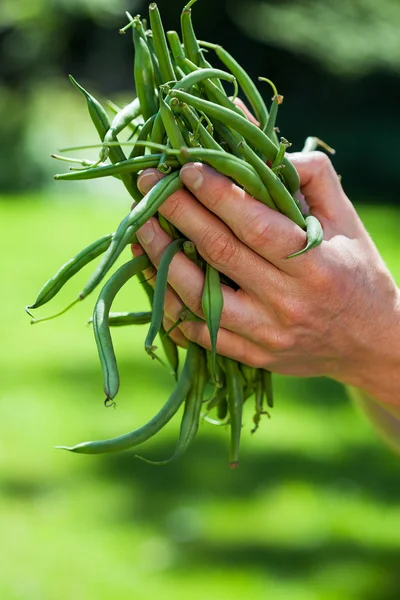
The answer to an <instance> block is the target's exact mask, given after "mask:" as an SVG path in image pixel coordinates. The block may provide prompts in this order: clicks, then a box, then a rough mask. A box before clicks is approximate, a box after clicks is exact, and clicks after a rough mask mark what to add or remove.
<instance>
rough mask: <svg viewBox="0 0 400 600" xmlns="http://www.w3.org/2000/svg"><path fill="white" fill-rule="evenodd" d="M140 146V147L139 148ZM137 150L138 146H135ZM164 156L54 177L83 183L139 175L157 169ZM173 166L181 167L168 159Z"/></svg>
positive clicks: (175, 161) (59, 174)
mask: <svg viewBox="0 0 400 600" xmlns="http://www.w3.org/2000/svg"><path fill="white" fill-rule="evenodd" d="M139 147H140V146H138V148H139ZM135 148H136V146H135ZM161 156H162V154H146V155H145V156H135V157H133V158H129V159H127V160H124V161H121V162H119V163H114V164H113V165H105V166H102V167H91V168H89V169H81V170H79V171H70V172H68V173H58V174H57V175H54V179H57V180H60V181H83V180H86V179H98V178H99V177H109V176H115V175H123V174H125V173H139V172H140V171H143V170H144V169H150V168H154V167H157V165H158V163H159V162H160V158H161ZM168 162H169V164H171V166H173V167H176V166H178V165H179V163H178V161H177V160H176V159H175V160H174V159H172V160H171V157H169V159H168Z"/></svg>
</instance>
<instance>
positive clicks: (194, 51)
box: [181, 0, 200, 65]
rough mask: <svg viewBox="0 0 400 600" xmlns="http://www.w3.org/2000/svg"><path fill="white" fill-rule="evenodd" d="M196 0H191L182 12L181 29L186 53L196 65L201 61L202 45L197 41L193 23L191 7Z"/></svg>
mask: <svg viewBox="0 0 400 600" xmlns="http://www.w3.org/2000/svg"><path fill="white" fill-rule="evenodd" d="M195 2H196V0H190V2H188V4H186V6H184V7H183V10H182V13H181V30H182V39H183V46H184V48H185V54H186V55H187V57H188V58H189V59H190V60H191V61H192V62H194V63H195V64H196V65H198V63H199V55H200V46H199V44H198V42H197V39H196V36H195V33H194V30H193V23H192V11H191V7H192V6H193V4H194V3H195Z"/></svg>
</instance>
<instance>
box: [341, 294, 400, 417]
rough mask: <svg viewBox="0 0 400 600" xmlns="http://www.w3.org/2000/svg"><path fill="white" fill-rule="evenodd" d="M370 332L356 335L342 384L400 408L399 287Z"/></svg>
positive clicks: (396, 409)
mask: <svg viewBox="0 0 400 600" xmlns="http://www.w3.org/2000/svg"><path fill="white" fill-rule="evenodd" d="M382 315H384V316H385V318H378V319H377V321H376V322H371V323H370V327H369V328H368V331H369V335H365V332H363V334H362V335H359V336H358V339H357V341H358V344H357V346H358V347H356V348H355V351H354V358H353V360H352V361H350V363H352V367H351V370H350V371H349V374H348V376H346V378H345V379H346V380H343V382H344V383H348V384H350V385H353V386H355V387H357V388H359V389H360V390H362V391H363V392H365V393H366V394H368V395H369V396H371V397H372V398H374V399H375V400H376V401H378V402H379V403H381V404H382V405H384V406H385V407H386V409H387V410H390V412H392V410H394V411H395V413H397V414H398V413H399V411H400V290H399V289H397V288H396V289H395V293H394V294H393V298H392V302H391V303H390V304H389V305H387V304H386V305H385V306H384V307H383V310H382V311H381V314H380V315H379V317H382Z"/></svg>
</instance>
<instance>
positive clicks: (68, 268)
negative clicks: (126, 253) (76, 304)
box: [26, 233, 114, 316]
mask: <svg viewBox="0 0 400 600" xmlns="http://www.w3.org/2000/svg"><path fill="white" fill-rule="evenodd" d="M113 235H114V234H113V233H109V234H107V235H105V236H103V237H102V238H100V239H98V240H96V241H95V242H93V243H92V244H89V246H87V247H86V248H84V249H83V250H81V251H80V252H78V254H77V255H76V256H74V257H73V258H71V259H70V260H69V261H68V262H66V263H65V264H64V265H63V266H62V267H61V268H60V269H59V270H58V271H57V273H55V275H53V277H51V278H50V279H49V280H48V281H47V282H46V283H45V284H44V286H43V287H42V288H41V290H40V291H39V293H38V295H37V298H36V300H35V302H34V303H33V304H30V305H29V306H27V307H26V311H27V313H28V314H30V313H29V309H35V308H39V306H43V304H46V303H47V302H49V301H50V300H51V299H52V298H54V296H55V295H56V294H57V293H58V292H59V291H60V290H61V288H62V287H64V285H65V284H66V283H67V281H69V280H70V279H71V277H73V276H74V275H75V274H76V273H78V272H79V271H80V270H81V269H83V267H85V266H86V265H87V264H89V263H90V262H91V261H92V260H94V259H95V258H97V257H98V256H100V255H101V254H103V252H105V251H106V250H107V248H108V247H109V246H110V244H111V240H112V237H113ZM31 316H32V315H31Z"/></svg>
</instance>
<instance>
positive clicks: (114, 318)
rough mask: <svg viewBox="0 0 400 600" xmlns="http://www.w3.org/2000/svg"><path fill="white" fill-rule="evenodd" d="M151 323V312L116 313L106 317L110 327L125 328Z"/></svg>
mask: <svg viewBox="0 0 400 600" xmlns="http://www.w3.org/2000/svg"><path fill="white" fill-rule="evenodd" d="M150 321H151V311H147V312H118V313H116V312H115V313H111V312H110V314H109V315H108V325H109V326H110V327H125V325H147V324H148V323H150Z"/></svg>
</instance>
